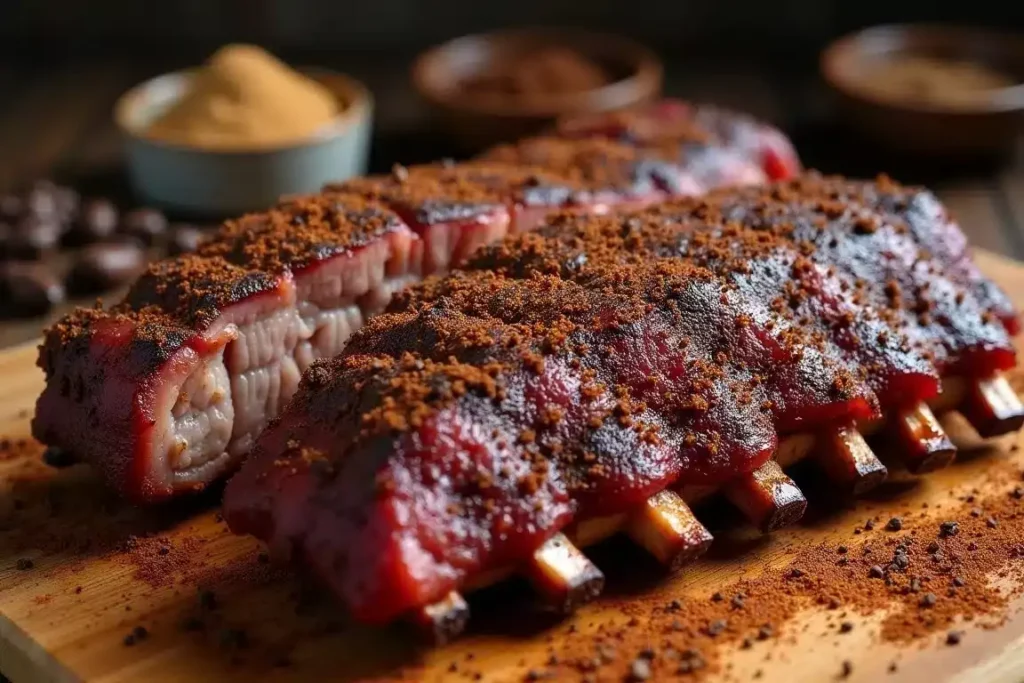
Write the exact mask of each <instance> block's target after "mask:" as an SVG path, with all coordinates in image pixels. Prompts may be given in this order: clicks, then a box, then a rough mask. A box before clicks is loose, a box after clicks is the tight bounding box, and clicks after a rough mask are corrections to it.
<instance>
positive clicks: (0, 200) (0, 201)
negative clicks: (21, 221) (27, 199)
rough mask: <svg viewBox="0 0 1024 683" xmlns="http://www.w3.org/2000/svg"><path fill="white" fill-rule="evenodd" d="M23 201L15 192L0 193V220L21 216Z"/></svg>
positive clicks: (12, 219)
mask: <svg viewBox="0 0 1024 683" xmlns="http://www.w3.org/2000/svg"><path fill="white" fill-rule="evenodd" d="M24 205H25V204H24V202H23V201H22V200H21V197H19V196H18V195H16V194H0V220H6V221H14V220H16V219H17V218H18V217H19V216H21V210H22V208H23V207H24Z"/></svg>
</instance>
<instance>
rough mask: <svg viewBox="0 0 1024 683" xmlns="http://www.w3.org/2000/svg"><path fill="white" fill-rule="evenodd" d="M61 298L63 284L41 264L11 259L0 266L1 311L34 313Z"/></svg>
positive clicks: (62, 299)
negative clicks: (11, 260) (12, 260)
mask: <svg viewBox="0 0 1024 683" xmlns="http://www.w3.org/2000/svg"><path fill="white" fill-rule="evenodd" d="M62 301H64V285H63V283H61V281H60V280H59V279H58V278H57V276H56V275H54V273H53V271H52V269H50V268H49V267H48V266H46V265H44V264H42V263H24V262H18V261H14V262H10V263H5V264H3V265H2V266H0V313H2V314H3V315H5V316H35V315H43V314H45V313H48V312H49V311H50V310H51V309H52V308H53V307H54V306H56V305H57V304H59V303H61V302H62Z"/></svg>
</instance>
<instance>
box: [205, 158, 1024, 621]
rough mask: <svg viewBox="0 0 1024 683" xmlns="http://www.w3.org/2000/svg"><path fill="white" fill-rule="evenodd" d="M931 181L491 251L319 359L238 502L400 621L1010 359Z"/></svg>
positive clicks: (263, 532)
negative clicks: (806, 439)
mask: <svg viewBox="0 0 1024 683" xmlns="http://www.w3.org/2000/svg"><path fill="white" fill-rule="evenodd" d="M922 195H923V193H922V191H920V190H913V189H907V188H902V187H900V186H897V185H895V184H894V183H891V182H890V181H887V180H884V179H883V180H880V181H878V182H876V183H854V182H850V181H845V180H841V179H834V178H821V177H819V176H808V177H806V178H804V179H800V180H797V181H793V182H791V183H784V184H780V185H775V186H771V187H769V188H767V189H761V190H742V191H736V192H729V193H722V194H721V195H714V196H712V197H709V198H707V199H701V198H696V199H688V200H679V201H675V202H670V203H667V204H662V205H659V206H655V207H651V208H648V209H646V210H643V211H639V212H635V213H632V214H623V215H612V216H580V215H563V216H558V217H555V218H554V219H552V220H551V221H549V222H548V224H546V225H544V226H541V227H540V228H539V229H538V230H537V231H535V232H533V233H529V234H523V235H518V236H514V237H510V238H508V239H506V240H505V241H503V242H502V243H500V244H498V245H495V246H492V247H489V248H486V249H484V250H482V251H480V252H478V253H477V255H476V256H475V257H474V258H472V259H471V260H470V262H469V263H468V264H467V266H466V267H465V268H464V269H463V270H460V271H456V272H454V273H452V274H450V275H448V276H446V277H441V278H437V277H435V278H429V279H427V280H426V281H425V282H423V283H422V284H420V285H417V286H414V287H411V288H409V289H407V290H406V291H405V292H403V293H402V294H400V295H398V296H397V297H396V298H395V299H394V300H393V301H392V303H391V304H390V306H389V308H388V311H387V312H386V313H384V314H383V315H380V316H378V317H376V318H375V319H373V320H371V321H370V322H369V323H368V324H367V325H366V326H365V327H364V328H363V329H362V330H361V331H360V332H358V333H357V334H356V335H354V337H353V339H352V341H351V343H350V344H349V346H348V347H347V348H346V350H345V352H344V354H342V356H340V357H339V358H336V359H334V360H330V361H320V362H318V363H316V364H314V366H313V367H312V368H311V369H310V371H309V372H308V373H307V374H306V376H305V378H304V380H303V382H302V385H301V387H300V390H299V392H298V394H297V396H296V398H295V399H294V400H293V401H292V402H291V403H290V404H289V406H288V407H287V408H286V409H285V411H284V413H283V414H282V415H281V417H279V418H278V419H277V420H276V421H275V422H274V423H273V424H272V425H271V426H270V428H268V429H267V430H266V431H265V432H264V434H263V436H262V437H261V439H260V440H259V442H258V444H257V446H256V449H255V451H254V454H253V456H252V457H251V458H250V459H249V461H248V462H247V463H246V464H245V465H244V466H243V468H242V470H241V472H240V473H239V474H238V475H237V476H236V477H235V478H234V479H232V480H231V481H230V482H229V484H228V488H227V491H226V495H225V516H226V519H227V521H228V523H229V524H230V525H231V527H232V529H234V530H235V531H237V532H241V533H252V534H254V535H256V536H258V537H260V538H262V539H264V540H265V541H267V542H268V543H269V544H270V545H271V547H272V548H277V549H282V550H287V551H289V552H291V553H293V554H294V556H296V557H299V558H302V559H303V560H304V561H305V562H307V563H308V564H310V565H311V566H312V568H313V569H314V571H315V572H316V573H317V574H318V575H319V576H320V577H321V578H322V579H323V580H324V581H325V582H326V583H327V584H328V585H329V586H330V587H331V588H332V589H333V590H334V592H335V593H336V594H337V595H338V596H339V597H340V598H341V600H342V601H343V602H344V603H345V605H346V606H347V607H349V608H350V609H351V610H352V611H353V613H354V614H355V615H356V616H357V617H358V618H360V619H363V620H366V621H374V622H382V621H387V620H390V619H393V618H395V617H397V616H398V615H400V614H402V613H405V612H409V611H413V612H415V611H417V610H420V611H422V610H424V609H425V608H427V606H428V605H432V604H435V603H443V602H444V601H446V600H450V599H451V596H452V595H453V593H452V591H458V590H461V589H462V588H464V587H465V586H467V585H470V584H472V583H473V582H474V581H475V580H477V579H478V578H479V576H480V575H481V574H482V573H486V572H490V571H493V570H495V569H497V568H500V567H502V566H506V565H508V566H513V567H515V566H531V563H532V564H533V565H536V563H538V562H540V561H541V560H540V559H538V555H537V554H538V553H539V552H541V549H542V548H543V547H545V545H546V544H547V542H548V541H549V540H550V539H552V538H558V537H559V532H560V530H563V529H568V528H580V527H581V525H583V524H585V523H586V522H587V521H588V520H590V519H593V518H598V517H604V516H615V515H623V514H624V515H627V516H629V515H631V514H632V512H633V511H635V510H637V509H639V508H643V507H644V506H648V507H650V505H651V500H653V499H654V498H656V497H657V496H660V495H662V494H663V493H666V492H668V491H671V490H678V489H680V488H685V487H687V486H691V485H694V484H699V485H725V486H726V487H728V486H730V485H731V482H733V481H735V480H737V479H742V478H743V477H745V476H755V474H756V473H758V472H762V471H764V467H765V466H766V465H767V464H768V462H767V461H768V459H769V458H771V457H772V455H773V454H774V453H775V450H776V447H777V446H778V444H779V443H780V441H781V440H782V439H784V438H785V437H786V436H787V435H790V434H794V433H798V432H802V431H807V430H811V431H814V432H817V433H819V434H822V435H827V434H835V433H837V432H836V430H838V429H846V428H849V427H850V426H852V425H857V424H860V423H864V422H869V421H871V420H873V419H876V418H878V417H879V415H880V408H884V409H885V410H886V412H887V413H891V414H892V416H893V418H897V416H898V415H900V414H901V411H904V410H908V409H911V408H912V406H915V405H916V404H918V403H921V402H923V401H925V400H928V399H934V398H935V397H936V395H937V394H938V392H939V388H940V379H942V378H943V376H944V375H946V374H947V373H949V372H952V371H957V372H965V373H969V374H972V373H987V372H990V371H994V370H995V369H998V368H1003V367H1007V366H1008V364H1012V362H1013V357H1014V351H1013V346H1012V343H1011V341H1010V338H1009V332H1008V330H1007V327H1006V325H1004V324H1003V323H1002V322H1000V317H999V315H998V313H997V311H998V309H999V306H1000V305H1001V301H1003V300H1002V299H1001V298H1000V296H999V295H998V290H997V288H995V287H994V286H989V287H981V288H979V287H977V280H976V279H975V276H974V274H973V273H972V272H970V269H969V268H967V267H966V265H965V262H964V261H963V258H962V257H964V254H963V253H960V252H959V251H958V249H957V248H956V247H955V246H954V245H953V242H952V240H947V244H946V247H944V248H936V249H935V251H934V253H933V252H932V251H928V250H926V249H925V247H926V246H927V245H929V244H930V243H931V241H932V240H933V237H934V235H935V234H937V233H943V232H947V231H949V232H951V231H955V230H956V228H955V226H954V225H953V224H951V223H949V222H948V221H945V219H944V218H943V220H944V221H945V223H946V224H943V225H931V226H930V227H928V228H926V227H925V226H924V225H923V224H922V225H918V226H917V227H916V228H915V227H913V226H911V225H908V223H909V222H910V221H912V220H921V221H925V219H924V218H921V217H920V216H918V215H916V213H915V211H916V209H915V208H914V207H915V206H916V203H917V202H921V201H925V200H926V198H925V197H923V196H922ZM900 197H902V198H903V199H904V201H903V202H901V201H898V198H900ZM929 215H930V216H931V218H930V219H928V220H936V221H937V220H939V218H940V216H939V215H938V214H929ZM910 250H912V251H913V254H914V258H913V259H912V260H911V261H909V262H905V261H902V260H900V256H901V255H905V254H907V253H909V251H910ZM869 274H873V275H876V276H880V277H876V278H872V279H868V278H867V275H869ZM890 280H897V281H898V282H899V283H900V286H901V287H903V288H905V289H908V290H910V291H914V292H922V291H924V292H925V293H924V294H920V293H919V294H917V295H915V297H917V296H925V297H928V298H927V300H928V301H932V302H933V305H934V308H929V309H928V310H924V308H923V307H922V306H919V305H916V303H915V302H916V300H917V299H916V298H907V299H904V298H902V297H895V296H894V295H893V293H892V290H893V287H892V285H891V284H890ZM901 291H902V290H901ZM929 292H931V293H929ZM947 296H948V301H947V299H946V297H947ZM1021 417H1024V413H1021V414H1020V415H1018V416H1017V417H1016V418H1015V422H1014V425H1015V426H1019V424H1020V418H1021ZM897 421H899V420H898V418H897ZM1014 425H1010V427H1011V428H1012V427H1013V426H1014ZM1006 426H1007V425H1004V427H1006ZM871 457H872V458H873V456H871ZM921 469H926V468H925V467H921ZM882 473H883V476H884V469H883V470H882ZM757 476H761V475H757ZM684 507H685V506H684ZM558 543H562V541H559V542H558ZM702 543H703V541H702ZM569 547H572V546H571V543H570V544H569Z"/></svg>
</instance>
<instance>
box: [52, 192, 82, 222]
mask: <svg viewBox="0 0 1024 683" xmlns="http://www.w3.org/2000/svg"><path fill="white" fill-rule="evenodd" d="M53 196H54V199H55V200H56V203H57V216H58V217H59V218H60V220H61V221H62V222H63V223H64V224H65V225H69V226H70V225H71V224H72V223H74V222H75V221H76V220H78V210H79V208H80V206H81V203H82V197H81V196H80V195H79V194H78V192H77V191H76V190H75V189H74V188H71V187H63V186H57V187H55V188H54V189H53Z"/></svg>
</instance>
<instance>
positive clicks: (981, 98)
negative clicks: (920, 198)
mask: <svg viewBox="0 0 1024 683" xmlns="http://www.w3.org/2000/svg"><path fill="white" fill-rule="evenodd" d="M821 70H822V74H823V75H824V77H825V80H826V81H827V82H828V83H829V85H830V86H831V87H832V89H833V90H834V91H835V92H836V94H837V95H838V98H839V102H840V105H841V111H842V114H843V115H844V118H845V119H846V120H847V121H848V122H849V123H850V124H851V125H852V126H853V127H855V128H856V129H857V130H859V131H860V132H861V133H862V134H864V135H865V136H867V137H869V138H870V139H871V140H873V141H875V142H877V143H880V144H882V145H885V146H886V147H889V148H892V149H897V150H900V151H904V152H911V153H914V154H919V155H922V156H931V157H939V156H941V157H955V158H959V157H977V156H993V155H1004V154H1009V153H1011V152H1012V150H1013V148H1014V144H1015V142H1016V140H1017V138H1018V137H1019V135H1020V133H1021V132H1022V131H1024V36H1022V35H1020V34H1016V33H1012V32H1004V31H999V30H995V29H981V28H969V27H960V26H945V25H943V26H939V25H934V26H933V25H892V26H878V27H874V28H869V29H866V30H863V31H860V32H858V33H854V34H852V35H848V36H846V37H844V38H841V39H840V40H838V41H836V42H835V43H833V44H832V45H830V46H829V47H828V48H827V49H826V50H825V51H824V52H823V53H822V57H821Z"/></svg>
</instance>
